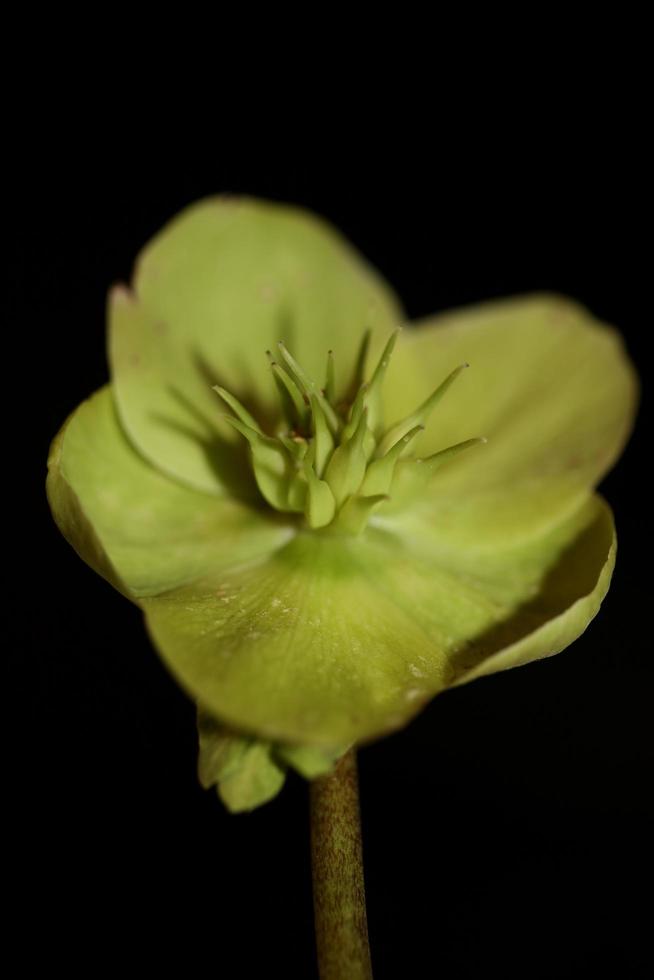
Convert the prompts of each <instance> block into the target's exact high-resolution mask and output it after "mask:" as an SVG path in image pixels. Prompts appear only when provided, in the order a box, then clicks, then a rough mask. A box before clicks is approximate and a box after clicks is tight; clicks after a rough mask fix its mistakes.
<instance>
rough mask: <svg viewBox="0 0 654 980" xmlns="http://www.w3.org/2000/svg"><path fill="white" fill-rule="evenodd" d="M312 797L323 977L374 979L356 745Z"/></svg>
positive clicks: (314, 787)
mask: <svg viewBox="0 0 654 980" xmlns="http://www.w3.org/2000/svg"><path fill="white" fill-rule="evenodd" d="M310 796H311V864H312V868H313V906H314V914H315V922H316V946H317V951H318V971H319V973H320V980H372V967H371V965H370V947H369V945H368V923H367V920H366V896H365V890H364V883H363V856H362V848H361V818H360V814H359V782H358V776H357V760H356V754H355V750H354V749H350V750H349V752H347V753H346V754H345V755H344V756H343V757H342V758H341V759H340V760H339V762H338V764H337V765H336V768H335V769H334V771H333V772H331V773H329V774H328V775H327V776H320V777H319V778H318V779H314V780H313V781H312V782H311V789H310Z"/></svg>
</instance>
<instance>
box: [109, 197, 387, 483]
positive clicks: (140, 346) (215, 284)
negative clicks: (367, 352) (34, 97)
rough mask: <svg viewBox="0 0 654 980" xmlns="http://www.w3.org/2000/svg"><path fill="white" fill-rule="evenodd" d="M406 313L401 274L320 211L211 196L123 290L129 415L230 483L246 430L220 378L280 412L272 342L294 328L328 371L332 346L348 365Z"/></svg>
mask: <svg viewBox="0 0 654 980" xmlns="http://www.w3.org/2000/svg"><path fill="white" fill-rule="evenodd" d="M399 319H400V312H399V307H398V304H397V302H396V300H395V298H394V296H393V295H392V293H391V292H390V290H389V289H388V287H387V286H386V285H385V284H384V283H383V282H382V280H381V279H380V278H379V276H378V275H377V274H376V273H375V272H374V271H373V270H372V269H371V268H370V266H369V265H368V264H367V263H366V262H365V261H364V260H363V259H362V258H361V257H360V256H359V255H358V254H357V252H356V251H355V250H354V249H353V248H352V247H351V246H350V245H348V244H347V243H346V242H345V241H344V239H343V238H341V236H340V235H339V234H338V233H337V232H336V231H335V230H333V229H332V228H330V227H329V226H328V225H327V224H326V223H325V222H323V221H321V220H320V219H318V218H316V217H313V216H311V215H309V214H308V213H306V212H304V211H301V210H299V209H297V208H292V207H285V206H282V205H279V204H272V203H268V202H262V201H256V200H249V199H243V200H241V199H236V198H230V197H216V198H212V199H208V200H205V201H201V202H200V203H198V204H195V205H193V206H192V207H190V208H188V209H187V210H186V211H184V212H182V214H180V215H179V216H177V217H176V218H175V219H174V220H173V221H171V222H170V224H168V225H167V226H166V227H165V228H164V229H163V231H161V232H160V233H159V234H158V235H157V236H156V237H155V238H154V239H153V240H152V241H151V242H150V244H149V245H147V246H146V248H145V249H144V250H143V252H142V253H141V255H140V256H139V259H138V261H137V264H136V269H135V273H134V280H133V283H132V287H131V290H127V289H124V288H119V289H117V290H114V291H113V293H112V296H111V298H110V306H109V321H110V338H109V350H110V362H111V371H112V379H113V383H114V385H115V389H116V397H117V404H118V409H119V413H120V417H121V420H122V423H123V425H124V426H125V429H126V431H127V432H128V434H129V436H130V438H131V439H132V440H133V442H134V443H135V445H136V446H137V447H138V448H139V450H140V451H141V452H142V453H143V454H144V455H145V456H146V457H147V458H148V459H150V460H151V461H152V462H153V463H155V464H156V465H157V466H158V467H160V468H161V469H162V470H164V471H165V472H167V473H170V474H172V475H173V476H175V477H177V478H178V479H180V480H183V481H185V482H186V483H188V484H191V485H192V486H194V487H197V488H200V489H204V490H208V491H211V492H216V493H221V492H223V491H224V490H225V489H227V491H228V492H229V491H230V490H231V489H232V486H233V483H234V479H235V474H234V467H233V455H234V446H235V445H236V440H235V438H234V434H233V433H232V432H231V431H230V430H229V428H228V427H227V426H226V425H225V423H224V422H223V421H222V420H221V419H219V417H218V416H219V414H220V413H219V411H218V407H217V405H216V396H215V394H214V393H213V391H212V390H211V389H212V386H213V385H216V384H217V385H220V386H222V387H223V388H225V389H227V390H228V391H230V392H232V393H233V394H234V395H235V396H236V397H237V398H238V399H239V400H240V401H241V402H242V403H243V404H244V405H245V406H246V408H247V409H248V410H249V411H251V412H252V414H253V415H254V416H255V417H257V419H258V421H259V422H260V423H264V422H265V421H266V420H268V422H271V421H272V422H274V420H275V417H276V414H277V413H278V402H277V395H276V391H275V385H274V384H273V383H272V380H271V378H270V371H269V367H268V361H267V358H266V350H267V349H275V350H277V343H278V342H279V341H280V340H282V341H284V342H285V343H286V344H287V345H288V347H289V348H290V349H291V350H292V352H293V355H294V356H295V357H296V358H297V360H298V361H299V362H300V363H301V364H302V365H303V368H304V369H305V370H306V371H307V373H308V374H309V375H311V376H312V377H314V378H316V379H319V381H320V382H322V378H323V375H324V370H325V367H324V366H325V359H326V357H327V351H328V350H329V349H330V348H333V349H334V350H335V352H336V354H337V357H338V363H339V364H342V365H344V368H343V371H345V369H346V368H345V366H347V365H350V364H352V363H354V361H355V358H356V354H357V350H358V347H359V344H360V340H361V336H362V332H363V331H364V329H365V328H366V327H369V328H371V329H372V331H373V334H374V336H375V337H377V338H385V337H386V335H387V334H388V332H389V331H390V330H391V329H392V328H393V327H395V326H396V325H397V322H398V320H399ZM348 380H349V379H348V378H345V377H344V378H343V379H342V383H341V385H340V386H339V385H337V388H338V389H339V391H341V392H342V386H343V385H344V384H345V383H346V382H347V381H348ZM268 431H269V434H270V433H271V429H269V430H268Z"/></svg>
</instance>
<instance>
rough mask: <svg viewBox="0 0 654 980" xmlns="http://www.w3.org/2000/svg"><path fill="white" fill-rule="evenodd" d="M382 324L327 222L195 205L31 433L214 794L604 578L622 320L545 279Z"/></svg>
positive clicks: (412, 709)
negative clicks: (182, 708) (51, 435)
mask: <svg viewBox="0 0 654 980" xmlns="http://www.w3.org/2000/svg"><path fill="white" fill-rule="evenodd" d="M402 320H403V318H402V314H401V311H400V307H399V304H398V301H397V300H396V298H395V297H394V296H393V294H392V292H391V291H390V289H389V288H388V287H387V286H386V285H385V284H384V283H383V282H382V281H381V279H380V278H379V276H378V275H377V274H376V273H375V272H374V271H373V270H372V269H371V268H370V267H369V266H368V265H366V263H365V262H364V261H363V260H362V259H361V258H360V257H359V256H358V255H357V254H356V253H355V252H354V251H353V249H352V248H351V247H350V246H349V245H347V243H345V242H344V241H343V240H342V239H341V238H340V236H338V234H337V233H336V232H334V231H333V230H332V229H331V228H329V227H328V226H327V225H326V224H325V223H323V222H322V221H320V220H318V219H316V218H315V217H312V216H311V215H309V214H306V213H304V212H302V211H300V210H298V209H295V208H290V207H283V206H280V205H277V204H270V203H267V202H261V201H256V200H247V199H246V200H240V199H233V198H221V197H218V198H215V199H209V200H206V201H202V202H200V203H198V204H196V205H194V206H192V207H191V208H189V209H187V210H186V211H184V212H183V213H182V214H181V215H180V216H178V217H177V218H176V219H174V220H173V221H172V222H171V223H170V224H169V225H168V226H167V227H166V228H165V229H164V230H163V231H162V232H161V233H160V234H159V235H158V236H157V237H156V238H155V239H154V240H153V241H152V242H151V243H150V244H149V245H148V246H147V248H146V249H145V250H144V252H143V253H142V255H141V256H140V258H139V260H138V263H137V267H136V271H135V275H134V282H133V285H132V286H131V288H129V289H127V288H124V287H116V288H114V289H113V290H112V292H111V294H110V301H109V362H110V368H111V383H110V384H109V385H107V386H106V387H104V388H102V389H101V390H100V391H98V392H96V393H95V394H94V395H92V396H91V397H90V398H89V399H88V400H87V401H85V402H84V403H83V404H82V405H80V406H79V407H78V408H77V409H76V411H75V412H73V414H72V415H71V416H70V418H69V419H68V421H67V422H66V423H65V425H64V426H63V428H62V429H61V431H60V432H59V434H58V435H57V437H56V438H55V440H54V442H53V445H52V449H51V453H50V458H49V474H48V485H47V486H48V497H49V501H50V505H51V508H52V512H53V515H54V517H55V520H56V521H57V523H58V525H59V527H60V529H61V531H62V532H63V534H64V536H65V537H66V538H67V539H68V541H69V542H70V543H71V544H72V545H73V547H74V548H75V549H76V551H77V552H78V553H79V554H80V556H81V557H82V558H83V559H84V560H85V561H86V562H88V564H89V565H91V567H92V568H94V569H95V570H96V571H97V572H99V573H100V574H101V575H103V576H104V577H105V578H106V579H107V580H108V581H109V582H110V583H111V584H112V585H114V586H115V587H116V588H117V589H119V590H120V591H121V592H122V593H124V594H125V595H126V596H127V597H129V598H130V599H131V600H132V601H134V602H136V603H137V604H138V605H139V606H140V607H141V609H142V610H143V613H144V615H145V621H146V624H147V628H148V630H149V633H150V636H151V637H152V640H153V642H154V644H155V646H156V648H157V649H158V651H159V653H160V654H161V656H162V658H163V660H164V662H165V663H166V664H167V666H168V667H169V669H170V670H171V671H172V673H173V674H174V676H175V677H176V678H177V679H178V681H179V683H180V684H181V685H182V687H183V688H184V689H185V690H186V691H187V692H188V693H189V694H190V696H191V697H192V698H193V699H194V700H195V701H196V702H197V704H198V709H199V727H200V776H201V779H202V781H203V782H204V783H205V785H210V784H212V783H214V782H215V783H218V785H219V788H220V792H221V795H222V797H223V799H224V800H225V801H226V802H227V804H228V805H229V806H230V807H231V808H232V809H244V808H249V807H252V806H254V805H257V804H258V803H259V802H262V801H263V800H265V799H268V798H270V797H271V796H272V795H274V793H276V792H277V790H278V789H279V787H280V786H281V784H282V782H283V779H284V767H285V766H286V765H289V764H290V765H293V766H295V767H296V768H297V769H299V770H300V771H301V772H303V773H304V774H305V775H307V776H308V777H312V776H315V775H316V774H318V773H320V772H322V771H325V770H326V769H327V768H328V767H329V766H330V765H331V763H332V761H333V759H334V758H335V757H337V756H338V755H339V754H341V753H342V752H343V751H344V749H345V748H346V747H348V746H349V745H351V744H353V743H358V742H361V741H365V740H370V739H373V738H375V737H378V736H380V735H382V734H384V733H387V732H390V731H392V730H393V729H396V728H398V727H400V726H402V725H404V724H405V723H406V722H407V721H408V720H409V719H410V718H411V717H412V716H413V715H415V714H416V712H418V711H419V710H420V709H421V708H422V707H423V705H424V704H425V703H426V702H427V701H429V700H430V699H431V698H432V697H433V696H434V695H435V694H437V693H439V692H441V691H443V690H445V689H446V688H448V687H451V686H453V685H458V684H462V683H466V682H467V681H470V680H473V679H474V678H477V677H480V676H482V675H484V674H488V673H492V672H494V671H499V670H503V669H505V668H508V667H514V666H517V665H520V664H526V663H528V662H529V661H532V660H536V659H539V658H541V657H545V656H549V655H551V654H554V653H557V652H559V651H560V650H562V649H563V648H564V647H566V646H568V645H569V644H570V643H571V642H572V641H573V640H575V639H576V638H577V637H578V636H579V635H580V634H581V633H582V632H583V630H584V629H585V628H586V626H587V625H588V623H589V622H590V620H591V619H592V618H593V617H594V616H595V614H596V613H597V610H598V608H599V605H600V603H601V601H602V599H603V597H604V595H605V593H606V591H607V589H608V586H609V582H610V578H611V574H612V570H613V565H614V561H615V550H616V538H615V531H614V526H613V519H612V515H611V511H610V509H609V507H608V505H607V503H606V502H605V501H604V500H603V499H602V498H601V497H599V496H598V495H597V494H595V493H594V491H593V487H594V486H595V485H596V483H597V482H598V480H599V479H600V478H601V476H602V475H603V474H604V473H605V472H606V471H607V469H608V468H609V467H610V466H611V465H612V464H613V462H614V461H615V460H616V458H617V456H618V454H619V452H620V450H621V448H622V446H623V444H624V442H625V440H626V438H627V435H628V432H629V429H630V425H631V422H632V419H633V415H634V411H635V402H636V392H637V381H636V376H635V373H634V370H633V368H632V366H631V365H630V363H629V360H628V358H627V356H626V354H625V352H624V350H623V347H622V344H621V341H620V338H619V336H618V335H617V334H616V333H615V331H613V330H612V329H611V328H608V327H606V326H604V325H602V324H599V323H597V322H596V321H595V320H594V319H593V318H592V316H591V315H590V314H589V313H588V312H587V311H586V310H585V309H583V308H582V307H580V306H579V305H577V304H576V303H574V302H572V301H571V300H568V299H565V298H563V297H560V296H556V295H528V296H522V297H515V298H511V299H508V300H503V301H496V302H491V303H487V304H484V305H480V306H476V307H471V308H468V309H463V310H460V311H455V312H453V313H448V314H444V315H441V316H438V317H436V318H434V319H432V320H428V321H426V322H425V323H421V324H418V325H416V326H410V327H409V328H407V329H405V330H403V331H402V333H401V334H399V335H398V332H397V327H398V326H399V325H400V324H401V323H402ZM280 341H281V342H282V343H281V344H280V343H279V342H280ZM393 348H394V350H393ZM266 351H268V352H269V356H268V358H267V357H266ZM270 352H272V353H270ZM391 354H392V357H391ZM467 363H470V365H471V367H470V369H469V370H467V371H462V370H461V369H462V367H463V365H464V364H467ZM316 379H318V380H317V381H316ZM323 382H324V386H323ZM482 437H484V438H487V439H488V442H487V443H486V444H482V442H483V439H482ZM464 449H465V450H466V451H465V452H464V451H462V450H464Z"/></svg>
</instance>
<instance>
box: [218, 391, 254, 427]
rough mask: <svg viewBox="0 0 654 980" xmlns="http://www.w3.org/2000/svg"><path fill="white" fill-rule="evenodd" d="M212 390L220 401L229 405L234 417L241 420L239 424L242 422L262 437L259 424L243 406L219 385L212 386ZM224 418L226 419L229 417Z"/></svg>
mask: <svg viewBox="0 0 654 980" xmlns="http://www.w3.org/2000/svg"><path fill="white" fill-rule="evenodd" d="M213 390H214V391H216V392H218V394H219V395H220V397H221V398H222V400H223V401H224V402H226V403H227V404H228V405H229V407H230V408H231V410H232V412H233V413H234V415H236V416H237V418H239V419H240V420H241V422H244V423H245V424H246V425H249V426H250V428H251V429H254V431H255V432H258V433H259V434H260V435H263V433H262V432H261V429H260V428H259V423H258V422H257V420H256V419H255V418H254V416H252V415H250V413H249V412H248V410H247V408H246V407H245V406H244V405H241V403H240V401H239V400H238V398H234V396H233V395H231V394H230V393H229V392H228V391H226V390H225V389H224V388H221V387H220V385H214V386H213ZM226 417H227V418H228V417H229V416H226Z"/></svg>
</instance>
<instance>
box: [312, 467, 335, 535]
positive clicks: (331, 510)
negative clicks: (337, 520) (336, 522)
mask: <svg viewBox="0 0 654 980" xmlns="http://www.w3.org/2000/svg"><path fill="white" fill-rule="evenodd" d="M304 474H305V476H306V478H307V496H306V500H305V503H304V516H305V517H306V520H307V523H308V525H309V527H311V528H313V529H314V530H315V529H317V528H319V527H326V526H327V524H331V522H332V521H333V519H334V514H335V513H336V501H335V500H334V494H333V493H332V492H331V490H330V488H329V484H328V483H325V481H324V480H319V479H318V477H317V476H316V474H315V472H314V469H313V466H312V465H311V463H310V462H309V460H308V459H305V463H304Z"/></svg>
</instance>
